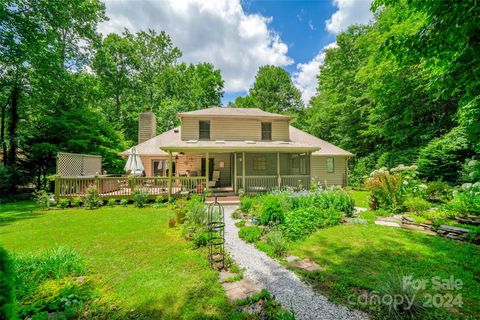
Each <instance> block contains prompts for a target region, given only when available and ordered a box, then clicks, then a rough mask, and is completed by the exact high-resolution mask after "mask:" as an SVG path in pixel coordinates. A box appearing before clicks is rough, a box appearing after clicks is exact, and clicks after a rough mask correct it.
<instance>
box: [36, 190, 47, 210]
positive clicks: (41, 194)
mask: <svg viewBox="0 0 480 320" xmlns="http://www.w3.org/2000/svg"><path fill="white" fill-rule="evenodd" d="M34 198H35V201H36V202H37V204H38V206H39V207H40V208H41V209H46V210H48V209H49V208H50V195H49V194H48V193H47V191H45V190H37V191H35V193H34Z"/></svg>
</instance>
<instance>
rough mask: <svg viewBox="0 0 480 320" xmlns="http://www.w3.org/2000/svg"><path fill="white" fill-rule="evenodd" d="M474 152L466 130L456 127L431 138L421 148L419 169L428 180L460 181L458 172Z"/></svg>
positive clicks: (418, 160) (418, 162) (421, 174)
mask: <svg viewBox="0 0 480 320" xmlns="http://www.w3.org/2000/svg"><path fill="white" fill-rule="evenodd" d="M472 153H473V152H472V150H471V148H470V144H469V141H468V139H467V137H466V134H465V132H464V130H463V129H462V128H461V127H456V128H454V129H452V131H450V132H449V133H447V134H445V135H444V136H442V137H439V138H436V139H433V140H431V141H430V142H429V143H428V144H427V145H426V146H425V147H423V148H422V149H421V150H420V152H419V154H418V159H417V164H418V171H419V173H420V176H421V177H422V178H426V179H428V180H433V179H442V180H444V181H448V182H458V181H459V177H460V176H459V175H458V172H459V171H460V170H461V169H462V164H463V163H464V161H465V159H466V158H467V157H469V156H470V155H471V154H472Z"/></svg>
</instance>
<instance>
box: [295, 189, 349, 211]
mask: <svg viewBox="0 0 480 320" xmlns="http://www.w3.org/2000/svg"><path fill="white" fill-rule="evenodd" d="M288 199H289V202H290V208H289V209H290V210H294V209H298V208H306V207H311V206H314V207H317V208H321V209H334V210H336V211H342V212H344V213H345V214H346V215H347V216H352V215H353V213H354V211H355V201H354V200H353V198H352V196H351V195H350V194H349V193H348V192H346V191H345V190H343V189H335V190H332V191H323V192H314V193H309V194H307V195H300V196H291V197H289V198H288Z"/></svg>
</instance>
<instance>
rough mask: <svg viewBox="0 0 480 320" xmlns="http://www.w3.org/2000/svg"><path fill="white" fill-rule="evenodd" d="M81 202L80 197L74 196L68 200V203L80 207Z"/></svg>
mask: <svg viewBox="0 0 480 320" xmlns="http://www.w3.org/2000/svg"><path fill="white" fill-rule="evenodd" d="M81 204H82V198H80V197H74V198H72V201H70V205H71V206H72V207H74V208H77V207H80V205H81Z"/></svg>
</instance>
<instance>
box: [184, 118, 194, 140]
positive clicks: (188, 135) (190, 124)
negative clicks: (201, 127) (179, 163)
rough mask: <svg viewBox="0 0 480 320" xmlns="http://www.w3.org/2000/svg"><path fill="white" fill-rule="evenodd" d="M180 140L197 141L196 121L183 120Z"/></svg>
mask: <svg viewBox="0 0 480 320" xmlns="http://www.w3.org/2000/svg"><path fill="white" fill-rule="evenodd" d="M181 132H182V140H198V119H190V118H188V119H183V121H182V130H181Z"/></svg>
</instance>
